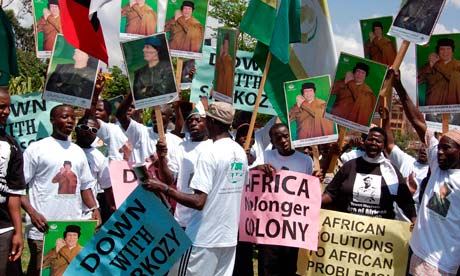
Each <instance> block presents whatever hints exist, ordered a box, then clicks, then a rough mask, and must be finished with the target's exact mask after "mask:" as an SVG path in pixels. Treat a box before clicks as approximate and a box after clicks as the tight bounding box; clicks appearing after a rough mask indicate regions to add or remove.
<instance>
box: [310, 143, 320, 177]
mask: <svg viewBox="0 0 460 276" xmlns="http://www.w3.org/2000/svg"><path fill="white" fill-rule="evenodd" d="M312 149H313V171H320V170H321V166H320V164H319V150H318V146H317V145H314V146H312Z"/></svg>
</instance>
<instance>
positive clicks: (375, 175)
mask: <svg viewBox="0 0 460 276" xmlns="http://www.w3.org/2000/svg"><path fill="white" fill-rule="evenodd" d="M386 144H387V136H386V133H385V130H383V129H382V128H379V127H373V128H371V129H370V130H369V134H368V136H367V138H366V140H365V141H364V149H365V154H364V155H363V156H361V157H359V158H356V159H352V160H351V161H348V162H347V163H345V164H344V165H343V167H342V168H341V169H340V170H339V172H338V173H337V174H336V175H335V176H334V178H333V179H332V181H331V183H329V185H328V186H327V187H326V190H325V192H324V194H323V197H322V206H323V207H326V208H329V209H333V210H336V211H340V212H345V213H351V214H357V215H364V216H370V217H380V218H387V219H394V218H395V212H394V210H393V202H396V203H397V204H398V206H399V207H400V208H401V209H402V211H403V212H404V214H405V215H406V217H408V218H409V219H410V220H411V221H412V222H413V223H414V222H415V219H416V212H415V206H414V201H413V199H412V195H411V194H410V192H409V189H408V187H407V185H406V182H405V181H404V178H403V177H402V176H401V173H400V172H399V171H398V169H397V168H396V167H394V165H392V164H391V162H390V161H389V160H388V159H386V158H385V157H384V155H383V150H384V147H385V145H386Z"/></svg>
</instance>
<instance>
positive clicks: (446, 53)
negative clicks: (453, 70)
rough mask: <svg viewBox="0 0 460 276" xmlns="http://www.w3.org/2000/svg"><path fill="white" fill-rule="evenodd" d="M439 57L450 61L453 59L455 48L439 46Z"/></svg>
mask: <svg viewBox="0 0 460 276" xmlns="http://www.w3.org/2000/svg"><path fill="white" fill-rule="evenodd" d="M438 55H439V58H440V59H441V60H442V61H450V60H451V59H452V55H453V50H452V47H450V46H439V53H438Z"/></svg>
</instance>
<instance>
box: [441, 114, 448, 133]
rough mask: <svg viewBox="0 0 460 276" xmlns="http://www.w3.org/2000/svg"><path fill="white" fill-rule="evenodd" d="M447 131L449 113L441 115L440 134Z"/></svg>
mask: <svg viewBox="0 0 460 276" xmlns="http://www.w3.org/2000/svg"><path fill="white" fill-rule="evenodd" d="M448 131H449V113H442V133H446V132H448Z"/></svg>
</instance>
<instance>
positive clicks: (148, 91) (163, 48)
mask: <svg viewBox="0 0 460 276" xmlns="http://www.w3.org/2000/svg"><path fill="white" fill-rule="evenodd" d="M121 49H122V51H123V55H124V58H125V63H126V68H127V70H128V79H129V85H130V87H131V91H132V93H133V99H134V106H135V107H136V109H139V108H146V107H151V106H157V105H162V104H165V103H168V102H171V101H173V100H175V99H176V98H177V88H176V81H175V77H174V71H173V66H172V63H171V56H170V55H169V48H168V43H167V41H166V35H165V33H158V34H154V35H151V36H147V37H145V38H139V39H135V40H131V41H127V42H122V43H121Z"/></svg>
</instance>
